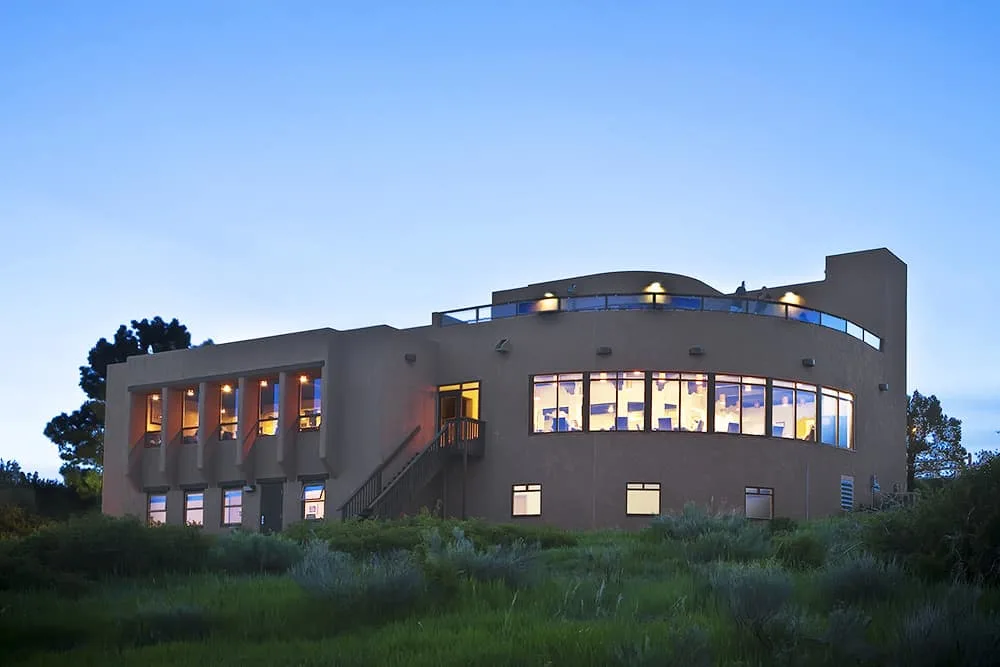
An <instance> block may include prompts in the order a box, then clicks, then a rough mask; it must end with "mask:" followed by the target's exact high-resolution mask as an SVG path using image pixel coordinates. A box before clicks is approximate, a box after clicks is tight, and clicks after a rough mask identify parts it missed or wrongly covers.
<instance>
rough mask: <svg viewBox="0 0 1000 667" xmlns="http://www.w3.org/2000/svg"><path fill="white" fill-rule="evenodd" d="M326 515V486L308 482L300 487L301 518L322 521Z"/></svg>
mask: <svg viewBox="0 0 1000 667" xmlns="http://www.w3.org/2000/svg"><path fill="white" fill-rule="evenodd" d="M325 515H326V485H325V484H323V483H322V482H310V483H308V484H306V485H305V486H303V487H302V518H304V519H322V518H323V517H324V516H325Z"/></svg>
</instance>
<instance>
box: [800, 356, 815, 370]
mask: <svg viewBox="0 0 1000 667" xmlns="http://www.w3.org/2000/svg"><path fill="white" fill-rule="evenodd" d="M802 365H803V366H805V367H806V368H812V367H813V366H815V365H816V360H815V359H813V358H812V357H806V358H805V359H803V360H802Z"/></svg>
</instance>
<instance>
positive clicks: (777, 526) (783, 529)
mask: <svg viewBox="0 0 1000 667" xmlns="http://www.w3.org/2000/svg"><path fill="white" fill-rule="evenodd" d="M767 527H768V528H770V530H771V534H772V535H780V534H782V533H792V532H795V529H796V528H798V523H797V522H796V521H795V519H791V518H789V517H787V516H776V517H774V518H773V519H771V520H770V521H769V522H768V526H767Z"/></svg>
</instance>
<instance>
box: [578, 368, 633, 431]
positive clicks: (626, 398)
mask: <svg viewBox="0 0 1000 667" xmlns="http://www.w3.org/2000/svg"><path fill="white" fill-rule="evenodd" d="M644 376H645V374H644V373H643V372H642V371H626V372H618V373H591V374H590V430H591V431H642V430H644V428H645V418H646V382H645V377H644Z"/></svg>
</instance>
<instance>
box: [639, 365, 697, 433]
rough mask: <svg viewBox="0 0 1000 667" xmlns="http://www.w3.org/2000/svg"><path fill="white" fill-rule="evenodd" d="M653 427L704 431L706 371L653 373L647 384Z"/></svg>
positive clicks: (660, 429) (655, 429) (665, 429)
mask: <svg viewBox="0 0 1000 667" xmlns="http://www.w3.org/2000/svg"><path fill="white" fill-rule="evenodd" d="M650 394H651V396H650V411H651V412H652V418H651V426H652V428H653V430H654V431H697V432H700V433H704V432H705V430H706V429H707V426H706V424H707V419H708V375H706V374H704V373H653V378H652V384H651V385H650Z"/></svg>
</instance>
